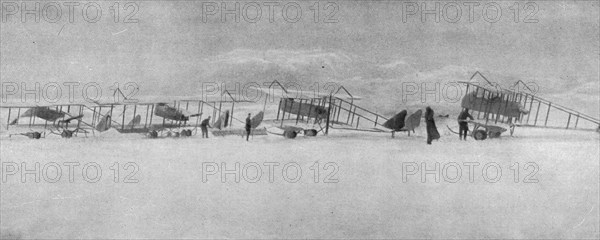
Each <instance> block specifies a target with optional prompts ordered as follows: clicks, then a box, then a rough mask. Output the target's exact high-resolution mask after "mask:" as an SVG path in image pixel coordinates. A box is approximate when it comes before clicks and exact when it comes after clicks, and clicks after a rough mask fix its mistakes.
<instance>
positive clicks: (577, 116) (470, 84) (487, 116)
mask: <svg viewBox="0 0 600 240" xmlns="http://www.w3.org/2000/svg"><path fill="white" fill-rule="evenodd" d="M477 76H479V77H481V79H483V80H484V81H483V83H482V84H481V83H478V82H474V81H473V80H474V79H475V77H477ZM459 83H461V84H464V85H466V93H465V95H464V96H463V98H462V101H461V107H462V108H467V109H469V110H471V111H472V112H471V114H472V115H473V117H474V118H475V120H474V121H468V123H469V124H471V125H473V130H472V131H471V136H472V137H473V138H475V139H476V140H485V139H486V138H488V137H490V138H498V137H500V136H501V134H502V133H504V132H506V131H509V133H510V135H511V136H512V135H513V133H514V131H515V128H517V127H536V128H554V129H571V130H595V129H598V128H599V127H600V120H598V119H597V118H594V117H591V116H589V115H586V114H583V113H581V112H578V111H575V110H572V109H570V108H567V107H564V106H561V105H558V104H555V103H553V102H550V101H548V100H545V99H543V98H540V97H539V96H536V95H535V94H536V92H535V91H533V90H532V89H531V88H530V87H529V86H528V85H527V84H525V83H524V82H522V81H520V80H519V81H517V82H516V83H515V84H514V85H513V86H512V87H515V86H520V88H522V89H523V91H515V90H510V89H506V88H503V87H501V86H499V85H498V84H494V83H492V82H491V81H489V80H488V79H487V78H486V77H485V76H484V75H483V74H481V73H480V72H475V73H474V74H473V75H472V76H471V79H470V80H469V81H467V82H462V81H461V82H459ZM543 108H545V109H544V110H545V112H546V113H545V114H544V115H540V110H541V109H543ZM552 110H553V111H552ZM542 114H543V113H542ZM551 116H552V117H551ZM573 118H574V121H575V123H574V124H572V119H573ZM541 119H543V124H542V122H541V121H538V120H541ZM530 120H531V122H532V123H530ZM580 120H581V121H582V122H585V123H580ZM565 122H566V124H565ZM582 125H583V126H582ZM447 127H448V129H449V130H450V131H451V132H453V133H456V134H458V132H457V131H455V130H453V129H452V128H450V126H447ZM578 127H579V128H578Z"/></svg>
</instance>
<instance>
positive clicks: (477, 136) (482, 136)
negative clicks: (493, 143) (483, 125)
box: [473, 129, 487, 140]
mask: <svg viewBox="0 0 600 240" xmlns="http://www.w3.org/2000/svg"><path fill="white" fill-rule="evenodd" d="M473 138H475V140H485V139H486V138H487V133H486V132H485V131H484V130H481V129H479V130H476V131H475V132H473Z"/></svg>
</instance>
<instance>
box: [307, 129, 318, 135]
mask: <svg viewBox="0 0 600 240" xmlns="http://www.w3.org/2000/svg"><path fill="white" fill-rule="evenodd" d="M304 136H309V137H314V136H317V130H316V129H308V130H304Z"/></svg>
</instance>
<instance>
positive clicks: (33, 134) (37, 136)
mask: <svg viewBox="0 0 600 240" xmlns="http://www.w3.org/2000/svg"><path fill="white" fill-rule="evenodd" d="M26 136H27V137H28V138H31V139H40V138H41V137H42V134H41V133H40V132H30V133H27V135H26Z"/></svg>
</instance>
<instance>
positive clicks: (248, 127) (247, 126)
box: [246, 117, 252, 131]
mask: <svg viewBox="0 0 600 240" xmlns="http://www.w3.org/2000/svg"><path fill="white" fill-rule="evenodd" d="M251 128H252V119H250V117H247V118H246V131H250V129H251Z"/></svg>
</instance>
